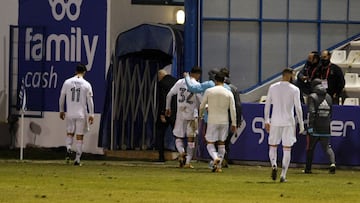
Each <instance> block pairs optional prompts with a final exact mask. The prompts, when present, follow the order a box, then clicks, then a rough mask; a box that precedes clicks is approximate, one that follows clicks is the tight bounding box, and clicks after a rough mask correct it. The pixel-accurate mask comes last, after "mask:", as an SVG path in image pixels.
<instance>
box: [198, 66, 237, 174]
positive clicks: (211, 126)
mask: <svg viewBox="0 0 360 203" xmlns="http://www.w3.org/2000/svg"><path fill="white" fill-rule="evenodd" d="M224 80H225V75H224V73H222V72H217V73H216V75H215V87H211V88H209V89H207V90H206V91H205V93H204V96H203V100H202V102H201V104H200V115H203V111H204V110H205V106H206V104H207V105H208V121H207V123H208V125H207V129H206V135H205V139H206V142H207V145H206V148H207V150H208V152H209V155H210V156H211V158H212V159H213V169H212V171H213V172H222V169H221V162H222V160H223V158H224V155H225V140H226V137H227V136H228V129H229V114H228V110H230V117H231V131H232V132H235V131H236V110H235V101H234V96H233V94H232V93H231V92H230V91H229V90H227V89H225V87H224ZM215 143H216V144H217V147H218V150H216V148H215Z"/></svg>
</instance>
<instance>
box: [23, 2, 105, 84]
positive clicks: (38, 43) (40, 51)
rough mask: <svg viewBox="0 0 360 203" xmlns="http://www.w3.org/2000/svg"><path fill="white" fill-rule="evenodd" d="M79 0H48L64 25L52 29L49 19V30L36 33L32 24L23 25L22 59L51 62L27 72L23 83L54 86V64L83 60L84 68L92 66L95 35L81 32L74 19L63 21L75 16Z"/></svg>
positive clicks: (79, 9)
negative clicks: (23, 55)
mask: <svg viewBox="0 0 360 203" xmlns="http://www.w3.org/2000/svg"><path fill="white" fill-rule="evenodd" d="M82 3H83V1H82V0H48V6H49V9H50V10H51V15H52V17H53V19H55V21H57V22H58V23H61V24H62V28H64V29H62V30H59V29H56V27H55V28H54V29H52V27H53V25H51V23H49V24H50V25H49V26H48V27H49V28H47V30H46V32H48V33H49V34H45V33H40V32H39V30H36V29H35V28H33V27H28V28H26V31H25V41H26V43H25V61H44V60H45V61H46V62H48V63H49V64H51V65H50V70H49V71H47V72H41V73H40V72H27V73H26V75H25V85H26V86H27V87H34V88H56V87H57V86H58V82H57V79H58V73H57V72H56V67H55V64H57V65H60V64H61V63H67V62H82V63H84V62H87V63H85V65H86V67H87V69H88V71H90V70H91V69H92V67H93V62H94V57H95V53H96V50H97V46H98V40H99V35H97V34H93V35H89V34H85V33H84V32H83V28H82V26H81V25H79V26H77V25H76V24H77V23H72V24H71V26H68V25H67V23H68V22H69V21H71V22H75V21H77V20H78V19H79V17H80V15H81V7H82ZM48 22H49V21H48ZM74 25H75V26H74ZM95 32H96V31H95ZM62 66H65V65H62Z"/></svg>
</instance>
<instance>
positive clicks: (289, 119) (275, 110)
mask: <svg viewBox="0 0 360 203" xmlns="http://www.w3.org/2000/svg"><path fill="white" fill-rule="evenodd" d="M293 77H294V73H293V70H292V69H290V68H286V69H284V70H283V72H282V80H281V81H279V82H277V83H275V84H272V85H271V86H270V87H269V90H268V94H267V97H266V98H267V99H266V103H265V107H264V116H265V130H266V131H267V132H268V133H269V140H268V143H269V158H270V163H271V167H272V173H271V177H272V179H273V180H276V178H277V147H278V145H279V144H280V142H282V146H283V160H282V171H281V176H280V182H286V173H287V170H288V168H289V165H290V159H291V147H292V146H293V144H294V143H295V142H296V134H295V129H296V122H295V118H294V108H295V111H296V116H297V118H298V122H299V127H300V133H302V132H303V131H304V121H303V112H302V109H301V102H300V90H299V88H297V87H296V86H295V85H293V84H291V81H292V78H293ZM271 106H272V113H271V117H270V107H271Z"/></svg>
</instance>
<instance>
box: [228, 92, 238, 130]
mask: <svg viewBox="0 0 360 203" xmlns="http://www.w3.org/2000/svg"><path fill="white" fill-rule="evenodd" d="M229 95H230V117H231V125H232V126H236V124H237V122H236V109H235V100H234V96H233V94H232V93H230V94H229Z"/></svg>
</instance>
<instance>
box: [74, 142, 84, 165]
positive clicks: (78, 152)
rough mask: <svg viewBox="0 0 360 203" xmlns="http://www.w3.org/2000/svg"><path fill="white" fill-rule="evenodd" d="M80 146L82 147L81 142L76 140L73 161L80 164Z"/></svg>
mask: <svg viewBox="0 0 360 203" xmlns="http://www.w3.org/2000/svg"><path fill="white" fill-rule="evenodd" d="M82 146H83V141H82V140H77V142H76V157H75V161H77V162H80V158H81V154H82Z"/></svg>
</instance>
